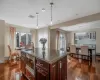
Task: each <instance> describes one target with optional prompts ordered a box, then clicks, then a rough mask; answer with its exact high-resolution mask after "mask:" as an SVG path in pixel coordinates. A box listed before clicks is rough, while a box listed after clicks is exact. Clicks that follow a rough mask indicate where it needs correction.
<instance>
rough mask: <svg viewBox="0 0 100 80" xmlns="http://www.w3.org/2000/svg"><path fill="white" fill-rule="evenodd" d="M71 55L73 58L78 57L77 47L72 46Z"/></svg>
mask: <svg viewBox="0 0 100 80" xmlns="http://www.w3.org/2000/svg"><path fill="white" fill-rule="evenodd" d="M70 55H71V56H72V57H76V55H77V52H76V46H75V45H70Z"/></svg>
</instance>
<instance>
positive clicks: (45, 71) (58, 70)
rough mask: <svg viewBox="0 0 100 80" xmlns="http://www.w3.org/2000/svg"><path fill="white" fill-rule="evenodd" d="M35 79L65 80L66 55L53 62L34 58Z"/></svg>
mask: <svg viewBox="0 0 100 80" xmlns="http://www.w3.org/2000/svg"><path fill="white" fill-rule="evenodd" d="M47 65H49V67H47ZM36 80H67V57H64V58H62V59H60V60H59V61H57V62H55V63H53V64H49V63H46V62H43V61H41V60H38V59H36Z"/></svg>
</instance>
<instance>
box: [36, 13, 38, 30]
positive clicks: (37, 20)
mask: <svg viewBox="0 0 100 80" xmlns="http://www.w3.org/2000/svg"><path fill="white" fill-rule="evenodd" d="M38 16H39V13H38V12H37V13H36V17H37V29H38V28H39V25H38Z"/></svg>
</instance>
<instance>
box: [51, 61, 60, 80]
mask: <svg viewBox="0 0 100 80" xmlns="http://www.w3.org/2000/svg"><path fill="white" fill-rule="evenodd" d="M57 67H58V65H57V63H55V64H53V65H51V72H50V74H51V76H50V80H58V74H57V73H58V72H57V71H58V69H57Z"/></svg>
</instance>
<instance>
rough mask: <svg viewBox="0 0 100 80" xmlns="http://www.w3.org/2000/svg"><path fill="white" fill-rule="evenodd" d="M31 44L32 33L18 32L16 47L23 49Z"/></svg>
mask: <svg viewBox="0 0 100 80" xmlns="http://www.w3.org/2000/svg"><path fill="white" fill-rule="evenodd" d="M27 44H31V33H20V32H16V47H23V46H26V45H27Z"/></svg>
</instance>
